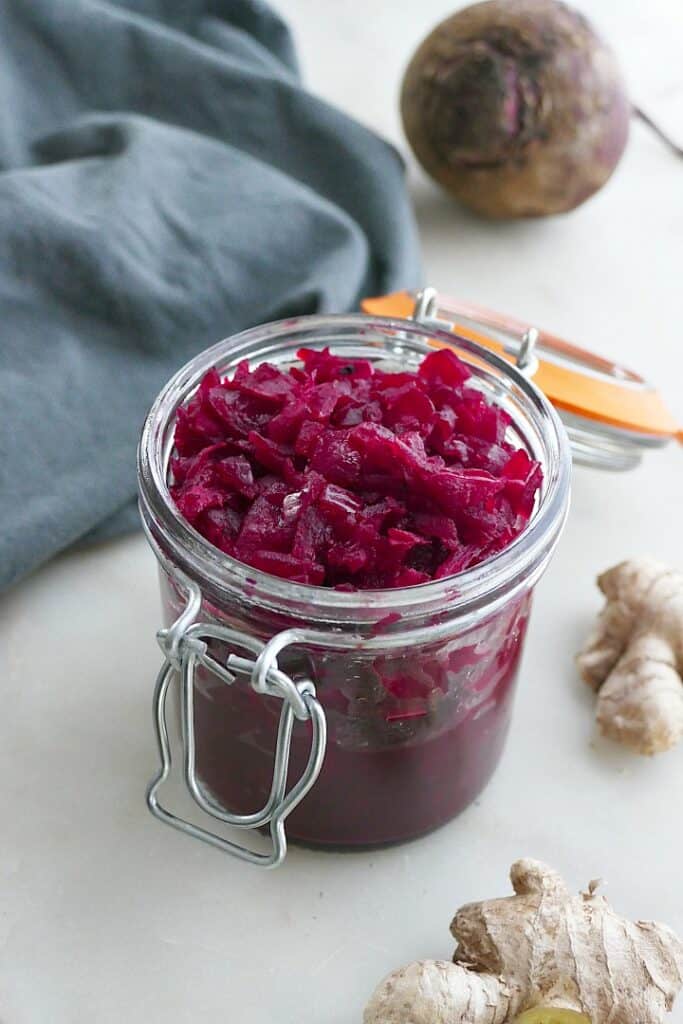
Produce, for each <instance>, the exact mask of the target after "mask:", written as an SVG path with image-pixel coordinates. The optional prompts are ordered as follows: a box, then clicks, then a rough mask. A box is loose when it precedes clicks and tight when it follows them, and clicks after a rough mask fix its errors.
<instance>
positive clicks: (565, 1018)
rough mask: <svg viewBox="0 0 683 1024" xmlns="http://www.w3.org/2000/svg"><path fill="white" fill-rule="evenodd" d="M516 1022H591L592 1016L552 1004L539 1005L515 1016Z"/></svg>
mask: <svg viewBox="0 0 683 1024" xmlns="http://www.w3.org/2000/svg"><path fill="white" fill-rule="evenodd" d="M514 1024H591V1019H590V1017H586V1015H585V1014H584V1013H577V1012H576V1010H561V1009H558V1008H557V1007H552V1006H538V1007H536V1009H535V1010H527V1011H526V1012H525V1013H520V1015H519V1017H515V1020H514Z"/></svg>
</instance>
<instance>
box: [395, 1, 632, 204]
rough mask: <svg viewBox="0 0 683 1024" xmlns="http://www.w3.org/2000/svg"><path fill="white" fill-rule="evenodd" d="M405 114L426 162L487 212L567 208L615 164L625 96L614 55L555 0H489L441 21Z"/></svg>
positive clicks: (420, 56) (412, 76)
mask: <svg viewBox="0 0 683 1024" xmlns="http://www.w3.org/2000/svg"><path fill="white" fill-rule="evenodd" d="M401 112H402V115H403V123H404V127H405V131H406V135H407V136H408V140H409V142H410V144H411V146H412V147H413V149H414V151H415V154H416V156H417V158H418V159H419V161H420V163H421V164H422V165H423V166H424V168H425V170H426V171H428V173H429V174H431V175H432V177H433V178H435V179H436V180H437V181H438V182H439V183H440V184H441V185H443V186H444V187H445V188H446V189H447V190H448V191H449V192H451V193H452V194H453V195H454V196H456V198H457V199H459V200H461V202H463V203H465V204H466V205H467V206H470V207H471V208H472V209H473V210H476V211H477V213H481V214H483V215H485V216H488V217H500V218H504V217H534V216H542V215H544V214H551V213H562V212H564V211H566V210H571V209H573V208H574V207H576V206H578V205H579V204H580V203H582V202H583V201H584V200H585V199H588V197H589V196H591V195H593V193H594V192H596V191H597V190H598V189H599V188H600V187H601V186H602V185H603V184H604V183H605V182H606V181H607V179H608V178H609V176H610V175H611V174H612V171H613V170H614V168H615V167H616V165H617V163H618V162H619V158H620V157H621V155H622V153H623V151H624V147H625V145H626V140H627V138H628V127H629V118H630V114H631V104H630V102H629V100H628V97H627V94H626V90H625V88H624V84H623V81H622V78H621V75H620V72H619V68H618V66H617V63H616V60H615V58H614V55H613V53H612V51H611V50H610V49H608V47H607V46H606V45H605V44H604V43H603V42H602V41H601V40H600V38H599V37H598V36H597V35H596V34H595V32H594V31H593V29H592V28H591V26H590V24H589V23H588V22H587V21H586V19H585V18H584V17H583V16H582V15H581V14H579V13H578V12H577V11H575V10H572V9H571V8H570V7H568V6H567V5H566V4H564V3H560V2H558V0H488V2H486V3H478V4H475V5H474V6H472V7H467V8H465V9H464V10H462V11H459V12H458V13H457V14H454V15H453V16H452V17H450V18H447V19H446V20H445V21H443V22H441V24H440V25H437V27H436V28H435V29H434V30H433V32H431V34H430V35H429V36H427V38H426V39H425V40H424V42H423V43H422V45H421V46H420V47H419V49H418V50H417V52H416V53H415V56H414V57H413V59H412V61H411V62H410V65H409V67H408V69H407V71H406V74H405V78H404V80H403V89H402V95H401Z"/></svg>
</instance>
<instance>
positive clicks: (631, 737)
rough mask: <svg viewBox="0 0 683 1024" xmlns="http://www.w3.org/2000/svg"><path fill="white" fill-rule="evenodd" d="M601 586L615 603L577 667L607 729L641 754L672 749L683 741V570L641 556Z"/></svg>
mask: <svg viewBox="0 0 683 1024" xmlns="http://www.w3.org/2000/svg"><path fill="white" fill-rule="evenodd" d="M598 586H599V587H600V589H601V590H602V592H603V594H604V595H605V597H606V598H607V603H606V605H605V607H604V608H603V610H602V612H601V613H600V616H599V618H598V622H597V624H596V627H595V629H594V631H593V633H592V634H591V636H590V637H589V639H588V642H587V643H586V646H585V648H584V649H583V651H582V652H581V653H580V654H579V655H578V657H577V664H578V666H579V669H580V671H581V675H582V676H583V678H584V679H585V681H586V682H587V683H588V684H589V686H592V687H593V689H594V690H597V692H598V700H597V709H596V717H597V720H598V723H599V725H600V729H601V731H602V733H603V734H604V735H605V736H609V737H610V738H611V739H614V740H618V741H619V742H620V743H624V744H626V745H627V746H629V747H631V748H632V749H633V750H636V751H638V753H639V754H657V753H659V752H661V751H663V750H669V749H670V748H671V747H673V746H675V744H676V743H678V741H679V740H680V738H681V736H683V679H682V678H681V674H682V673H683V573H680V572H675V571H674V570H672V569H668V568H667V567H666V566H665V565H661V564H660V563H659V562H653V561H649V560H647V559H634V560H632V561H629V562H622V563H621V564H620V565H616V566H615V567H614V568H613V569H609V570H608V571H607V572H605V573H603V574H602V576H600V577H599V578H598Z"/></svg>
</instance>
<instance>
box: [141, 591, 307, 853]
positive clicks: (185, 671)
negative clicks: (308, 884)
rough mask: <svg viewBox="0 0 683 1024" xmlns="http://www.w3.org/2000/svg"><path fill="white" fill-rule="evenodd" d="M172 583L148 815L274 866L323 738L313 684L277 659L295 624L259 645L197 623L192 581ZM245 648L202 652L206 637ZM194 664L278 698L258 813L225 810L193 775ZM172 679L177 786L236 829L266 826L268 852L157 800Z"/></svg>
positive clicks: (166, 760) (166, 768) (166, 764)
mask: <svg viewBox="0 0 683 1024" xmlns="http://www.w3.org/2000/svg"><path fill="white" fill-rule="evenodd" d="M179 578H180V582H181V584H182V586H183V587H184V589H185V590H186V591H187V601H186V605H185V608H184V609H183V610H182V612H181V613H180V615H179V616H178V618H177V619H176V621H175V622H174V623H173V624H172V625H171V626H169V628H168V629H161V630H159V632H158V633H157V639H158V641H159V645H160V647H161V649H162V651H163V653H164V656H165V661H164V664H163V666H162V668H161V671H160V672H159V675H158V677H157V682H156V686H155V689H154V725H155V730H156V736H157V742H158V745H159V755H160V760H161V765H160V769H159V772H158V773H157V775H156V776H155V778H154V779H153V780H152V782H151V783H150V786H149V788H148V790H147V806H148V807H149V809H150V811H151V812H152V814H153V815H154V816H155V817H156V818H158V819H159V820H160V821H163V822H164V823H165V824H166V825H171V826H172V827H173V828H176V829H178V830H179V831H180V832H185V833H186V834H187V835H190V836H193V837H194V838H195V839H201V840H202V841H203V842H205V843H209V844H210V845H211V846H216V847H217V848H218V849H219V850H223V851H225V852H226V853H230V854H232V855H233V856H234V857H239V858H240V860H245V861H248V862H249V863H250V864H256V865H258V866H260V867H264V868H274V867H277V866H278V865H279V864H281V863H282V861H283V860H284V858H285V855H286V853H287V837H286V833H285V819H286V818H287V816H288V814H290V812H291V811H293V810H294V808H295V807H296V806H297V804H299V803H300V802H301V801H302V800H303V798H304V797H305V796H306V794H307V793H308V792H309V790H310V789H311V787H312V786H313V784H314V783H315V781H316V779H317V778H318V775H319V774H320V769H321V768H322V764H323V759H324V756H325V746H326V742H327V725H326V720H325V713H324V711H323V709H322V707H321V705H320V703H319V702H318V700H317V699H316V694H315V686H314V685H313V683H312V682H311V681H310V680H304V681H303V682H296V683H295V682H294V680H293V679H291V678H290V677H289V676H288V675H286V673H284V672H281V671H280V669H279V668H278V665H277V655H278V654H279V653H280V652H281V651H282V650H283V649H284V648H285V647H287V646H289V645H290V644H295V643H298V642H300V641H301V639H302V637H303V634H301V636H300V634H299V631H297V630H286V631H284V632H282V633H278V634H277V635H276V636H274V637H273V639H272V640H270V641H269V642H268V643H267V644H263V643H261V642H260V641H259V640H255V639H254V638H253V637H250V636H248V635H247V634H245V633H241V632H239V631H238V630H234V629H229V628H228V627H226V626H218V625H213V624H211V623H202V622H197V621H196V618H197V615H198V614H199V611H200V608H201V603H202V597H201V592H200V590H199V587H198V586H197V585H196V584H195V583H194V582H192V581H191V580H189V579H188V578H187V577H186V576H184V575H183V576H180V574H179ZM212 639H213V640H220V641H222V642H223V643H226V644H229V645H231V646H235V647H238V648H240V649H241V650H242V651H248V652H249V653H250V654H253V655H254V660H252V659H251V658H245V657H243V656H242V655H238V654H233V653H231V654H230V655H229V657H228V658H227V659H226V662H225V664H224V665H223V664H221V663H220V662H218V661H217V660H216V659H215V658H213V657H212V656H211V655H210V654H209V649H208V644H207V641H208V640H212ZM198 665H201V666H202V667H203V668H204V669H205V670H207V671H209V672H211V673H213V674H214V675H215V676H217V677H218V678H219V679H220V680H221V681H222V682H223V683H224V684H225V685H226V686H232V685H233V684H234V683H235V681H236V680H237V678H238V677H242V678H245V679H248V680H249V681H250V683H251V685H252V687H253V688H254V690H256V692H257V693H262V694H264V695H266V696H268V697H276V698H279V699H280V700H281V701H282V710H281V712H280V722H279V726H278V733H277V741H276V745H275V762H274V767H273V780H272V784H271V788H270V794H269V796H268V800H267V801H266V803H265V805H264V806H263V807H262V809H261V810H260V811H255V812H254V813H252V814H232V813H231V812H229V811H227V810H225V808H223V807H221V806H220V805H219V804H217V803H216V802H215V801H214V800H212V799H211V798H210V797H209V796H208V795H207V794H206V793H205V792H204V791H203V790H202V788H201V785H200V782H199V780H198V778H197V774H196V736H195V728H194V692H195V672H196V669H197V666H198ZM174 680H177V683H178V687H179V697H180V706H181V712H182V715H181V722H182V737H183V774H184V778H185V784H186V786H187V789H188V791H189V793H190V795H191V796H192V798H193V800H194V801H195V803H196V804H197V805H198V806H199V807H200V808H201V809H202V811H204V812H205V813H206V814H208V815H210V816H211V817H212V818H214V819H216V820H217V821H221V822H224V823H225V824H227V825H232V826H234V827H235V828H241V829H260V828H264V827H265V826H266V825H268V826H269V832H270V837H271V850H270V852H267V853H259V852H258V851H255V850H251V849H249V848H248V847H246V846H242V845H241V844H240V843H236V842H233V841H231V840H229V839H226V838H224V837H223V836H221V835H219V834H217V833H215V832H212V831H210V830H209V829H206V828H202V827H200V826H199V825H195V824H193V823H192V822H190V821H187V820H186V819H184V818H180V817H178V816H177V815H176V814H174V813H173V812H171V811H169V810H168V809H167V808H166V807H164V806H163V805H162V804H161V803H160V802H159V797H158V791H159V787H160V786H161V785H162V783H163V782H165V780H166V779H167V778H168V776H169V774H170V771H171V764H172V754H171V745H170V742H169V735H168V726H167V722H166V700H167V697H168V692H169V689H170V687H171V684H172V682H173V681H174ZM295 718H297V719H299V720H301V721H310V723H311V749H310V753H309V756H308V761H307V763H306V767H305V768H304V771H303V773H302V775H301V777H300V778H299V780H298V782H296V783H295V784H294V785H293V786H292V788H291V789H290V790H289V791H287V771H288V768H289V752H290V746H291V739H292V727H293V724H294V719H295Z"/></svg>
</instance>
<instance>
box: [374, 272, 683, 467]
mask: <svg viewBox="0 0 683 1024" xmlns="http://www.w3.org/2000/svg"><path fill="white" fill-rule="evenodd" d="M361 307H362V309H363V311H364V312H365V313H370V314H375V315H377V316H388V317H404V318H406V319H412V320H418V321H420V322H421V323H423V324H427V325H429V324H434V326H435V327H439V328H440V329H442V330H443V329H444V328H447V329H448V330H451V331H453V333H455V334H459V335H460V336H462V337H465V338H469V339H470V340H472V341H476V342H478V343H479V344H480V345H483V346H484V347H485V348H488V349H490V350H491V351H493V352H496V353H497V354H498V355H500V356H502V357H503V358H504V359H508V360H509V361H510V362H513V363H516V364H517V366H518V367H520V368H523V369H524V370H525V372H526V373H527V374H528V375H529V376H531V377H533V380H534V383H535V384H536V385H537V387H538V388H540V390H541V391H543V392H544V393H545V395H546V396H547V397H548V399H549V400H550V401H551V402H552V404H553V405H554V406H555V408H556V409H557V411H558V412H559V414H560V416H561V417H562V420H563V421H564V424H565V427H566V428H567V433H568V435H569V440H570V443H571V448H572V453H573V455H574V459H575V461H576V462H580V463H583V464H585V465H590V466H596V467H599V468H602V469H617V470H624V469H632V468H633V467H634V466H637V465H638V463H639V462H640V460H641V458H642V455H643V452H644V451H645V450H646V449H647V448H659V447H663V446H664V445H666V444H668V443H669V441H671V440H674V439H676V440H678V441H679V442H680V443H681V444H683V427H681V425H680V424H678V422H677V421H676V419H675V418H674V417H673V416H672V414H671V413H670V412H669V410H668V409H667V407H666V405H665V403H664V400H663V398H662V396H661V395H660V394H659V392H658V391H657V390H656V389H655V388H654V387H652V385H651V384H648V383H647V381H646V380H644V378H643V377H641V376H640V375H639V374H638V373H635V372H634V371H633V370H629V369H626V368H625V367H623V366H621V365H619V364H617V363H613V362H611V360H609V359H604V358H603V357H602V356H598V355H596V354H595V353H593V352H589V351H587V350H586V349H582V348H579V347H578V346H577V345H573V344H572V343H571V342H569V341H565V340H564V339H562V338H559V337H557V336H556V335H554V334H551V333H550V332H548V331H543V330H540V329H537V328H535V327H533V326H532V325H531V324H525V323H523V322H522V321H520V320H516V319H514V318H513V317H510V316H507V315H506V314H504V313H496V312H494V311H492V310H488V309H484V308H482V307H480V306H476V305H473V304H472V303H469V302H461V301H458V300H455V299H450V298H447V297H446V296H443V295H441V294H439V293H438V292H436V291H435V289H433V288H425V289H423V290H422V291H421V292H407V291H406V292H395V293H394V294H392V295H384V296H381V297H379V298H368V299H364V300H363V301H362V303H361ZM434 344H435V345H437V344H442V343H441V342H436V341H435V343H434Z"/></svg>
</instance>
